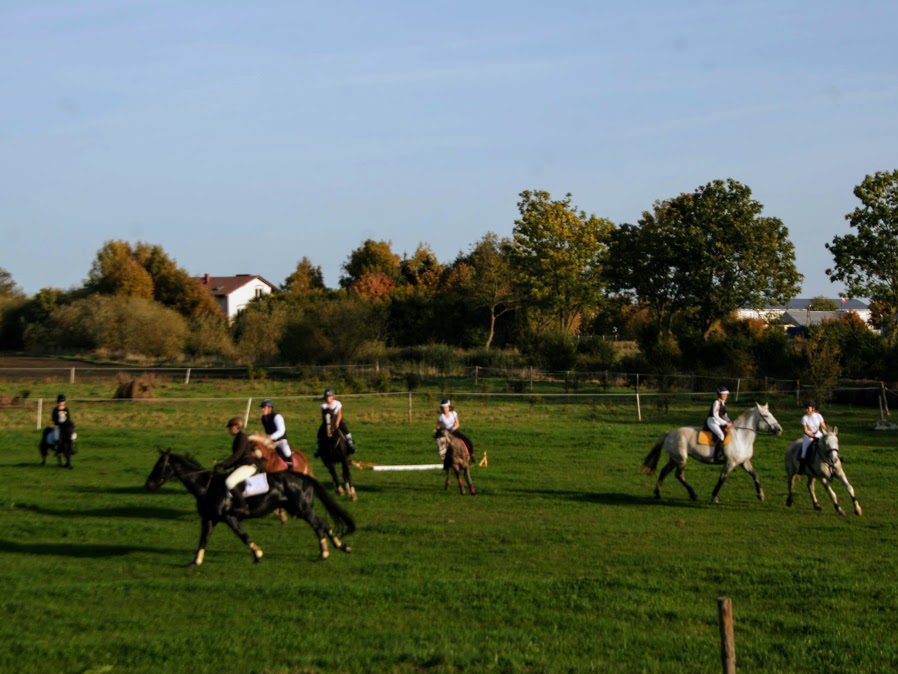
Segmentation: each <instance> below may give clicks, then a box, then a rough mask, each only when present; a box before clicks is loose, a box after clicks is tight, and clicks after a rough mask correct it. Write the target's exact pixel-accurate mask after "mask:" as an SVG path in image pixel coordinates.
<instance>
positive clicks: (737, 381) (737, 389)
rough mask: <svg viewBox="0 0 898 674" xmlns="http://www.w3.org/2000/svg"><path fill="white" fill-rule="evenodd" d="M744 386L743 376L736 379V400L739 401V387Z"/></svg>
mask: <svg viewBox="0 0 898 674" xmlns="http://www.w3.org/2000/svg"><path fill="white" fill-rule="evenodd" d="M741 386H742V378H741V377H740V378H739V379H737V380H736V402H739V388H740V387H741Z"/></svg>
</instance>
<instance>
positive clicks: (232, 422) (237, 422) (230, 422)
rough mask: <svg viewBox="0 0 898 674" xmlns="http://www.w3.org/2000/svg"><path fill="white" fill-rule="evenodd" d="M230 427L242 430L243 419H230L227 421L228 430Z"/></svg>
mask: <svg viewBox="0 0 898 674" xmlns="http://www.w3.org/2000/svg"><path fill="white" fill-rule="evenodd" d="M231 426H237V427H239V428H243V419H242V418H241V417H231V418H230V419H228V428H230V427H231Z"/></svg>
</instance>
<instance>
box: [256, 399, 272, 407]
mask: <svg viewBox="0 0 898 674" xmlns="http://www.w3.org/2000/svg"><path fill="white" fill-rule="evenodd" d="M259 407H274V401H273V400H272V399H271V398H265V400H263V401H262V404H261V405H259Z"/></svg>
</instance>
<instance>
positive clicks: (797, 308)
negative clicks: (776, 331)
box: [736, 297, 870, 327]
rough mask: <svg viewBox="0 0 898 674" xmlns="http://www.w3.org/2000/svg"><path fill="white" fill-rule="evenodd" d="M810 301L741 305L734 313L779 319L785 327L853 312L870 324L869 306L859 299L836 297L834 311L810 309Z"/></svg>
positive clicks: (773, 319) (743, 316)
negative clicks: (762, 305)
mask: <svg viewBox="0 0 898 674" xmlns="http://www.w3.org/2000/svg"><path fill="white" fill-rule="evenodd" d="M812 301H813V300H811V299H794V300H790V301H789V302H788V303H787V304H779V305H773V304H767V305H765V306H764V307H763V308H760V309H755V308H751V307H743V308H742V309H739V310H738V311H737V312H736V313H737V315H738V316H739V318H743V319H746V318H760V319H761V320H763V321H766V322H767V323H770V322H772V321H781V322H782V323H783V325H784V326H786V327H789V326H807V325H816V324H819V323H820V322H821V321H822V320H824V319H833V318H838V317H839V316H840V315H842V314H846V313H853V314H857V316H858V318H860V319H861V320H862V321H864V323H866V324H867V325H870V307H868V306H867V305H866V304H865V303H864V302H862V301H861V300H854V299H851V300H849V299H845V298H841V297H837V298H835V299H833V300H832V301H833V302H835V304H836V306H837V307H838V309H837V310H836V311H812V310H810V309H809V308H808V307H809V306H810V305H811V302H812Z"/></svg>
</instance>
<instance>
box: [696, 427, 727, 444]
mask: <svg viewBox="0 0 898 674" xmlns="http://www.w3.org/2000/svg"><path fill="white" fill-rule="evenodd" d="M698 444H700V445H709V446H711V447H713V446H714V445H716V444H717V436H716V435H714V434H713V433H712V432H711V431H704V430H703V431H699V432H698ZM728 444H730V435H729V434H727V435H726V436H725V437H724V439H723V446H724V447H726V446H727V445H728Z"/></svg>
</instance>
